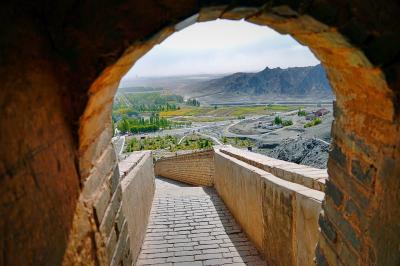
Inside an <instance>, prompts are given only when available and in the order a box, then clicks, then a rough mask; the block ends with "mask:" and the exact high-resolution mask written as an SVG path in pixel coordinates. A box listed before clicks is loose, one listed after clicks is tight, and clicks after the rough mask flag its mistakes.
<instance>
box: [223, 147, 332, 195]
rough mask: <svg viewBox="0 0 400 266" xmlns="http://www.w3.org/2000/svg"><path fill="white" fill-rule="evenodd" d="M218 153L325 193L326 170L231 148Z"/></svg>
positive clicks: (224, 148) (225, 148)
mask: <svg viewBox="0 0 400 266" xmlns="http://www.w3.org/2000/svg"><path fill="white" fill-rule="evenodd" d="M220 151H221V152H222V153H225V154H227V155H229V156H232V157H234V158H236V159H239V160H241V161H243V162H246V163H248V164H250V165H253V166H255V167H257V168H260V169H262V170H264V171H266V172H268V173H271V174H273V175H275V176H277V177H279V178H282V179H284V180H287V181H290V182H294V183H296V184H300V185H303V186H306V187H308V188H312V189H315V190H319V191H322V192H323V191H325V183H326V181H327V180H328V172H327V170H326V169H317V168H313V167H310V166H307V165H301V164H297V163H291V162H286V161H282V160H278V159H275V158H271V157H268V156H264V155H262V154H257V153H254V152H249V151H246V150H241V149H238V148H234V147H231V146H225V147H222V148H221V149H220Z"/></svg>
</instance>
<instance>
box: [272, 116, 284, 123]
mask: <svg viewBox="0 0 400 266" xmlns="http://www.w3.org/2000/svg"><path fill="white" fill-rule="evenodd" d="M274 124H275V125H281V124H282V118H280V117H279V116H275V119H274Z"/></svg>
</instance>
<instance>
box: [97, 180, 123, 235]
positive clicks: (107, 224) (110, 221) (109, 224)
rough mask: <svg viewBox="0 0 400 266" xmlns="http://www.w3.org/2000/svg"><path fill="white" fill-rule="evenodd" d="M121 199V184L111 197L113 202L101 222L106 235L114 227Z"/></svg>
mask: <svg viewBox="0 0 400 266" xmlns="http://www.w3.org/2000/svg"><path fill="white" fill-rule="evenodd" d="M121 199H122V190H121V186H118V189H117V190H116V191H115V193H114V195H113V197H112V198H111V202H110V204H109V205H108V207H107V210H106V213H105V215H104V217H103V220H102V222H101V224H100V230H101V232H102V233H103V234H105V235H106V236H108V235H109V234H110V232H111V229H112V228H113V225H114V220H115V215H116V214H117V211H118V209H119V206H120V203H121Z"/></svg>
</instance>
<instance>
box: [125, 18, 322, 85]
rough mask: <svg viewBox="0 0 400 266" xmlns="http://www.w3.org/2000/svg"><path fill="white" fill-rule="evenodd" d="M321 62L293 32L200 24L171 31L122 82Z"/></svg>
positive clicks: (231, 24)
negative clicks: (285, 33)
mask: <svg viewBox="0 0 400 266" xmlns="http://www.w3.org/2000/svg"><path fill="white" fill-rule="evenodd" d="M318 63H319V61H318V60H317V59H316V58H315V56H314V55H313V54H312V53H311V52H310V50H309V49H308V48H307V47H306V46H302V45H300V44H299V43H297V42H296V41H295V40H294V39H293V38H292V37H290V36H289V35H281V34H279V33H277V32H275V31H274V30H272V29H270V28H268V27H265V26H258V25H255V24H251V23H248V22H246V21H229V20H216V21H210V22H203V23H196V24H193V25H191V26H189V27H187V28H185V29H183V30H181V31H179V32H176V33H174V34H172V35H171V36H170V37H168V38H167V39H166V40H164V41H163V42H162V43H161V44H159V45H157V46H155V47H153V49H152V50H151V51H149V52H148V53H147V54H146V55H144V56H143V57H142V58H141V59H139V60H138V61H137V62H136V63H135V65H134V66H133V67H132V68H131V70H130V71H129V72H128V73H127V74H126V75H125V77H124V78H123V80H130V79H135V78H136V77H151V76H177V75H193V74H229V73H234V72H256V71H260V70H262V69H264V68H265V67H267V66H268V67H270V68H272V67H281V68H287V67H292V66H311V65H316V64H318Z"/></svg>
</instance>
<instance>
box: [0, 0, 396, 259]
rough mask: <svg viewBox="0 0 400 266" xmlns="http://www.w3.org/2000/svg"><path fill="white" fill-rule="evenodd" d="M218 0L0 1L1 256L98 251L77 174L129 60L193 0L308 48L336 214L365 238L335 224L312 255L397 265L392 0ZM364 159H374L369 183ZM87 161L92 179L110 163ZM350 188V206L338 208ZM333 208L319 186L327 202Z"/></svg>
mask: <svg viewBox="0 0 400 266" xmlns="http://www.w3.org/2000/svg"><path fill="white" fill-rule="evenodd" d="M228 4H229V5H228V6H227V2H226V1H223V0H216V1H196V0H188V1H167V0H157V1H156V0H149V1H119V2H114V1H108V2H102V3H101V4H99V2H98V1H85V2H84V3H81V2H79V3H78V2H70V1H52V2H51V1H39V2H34V3H33V2H32V3H28V4H26V3H22V2H21V1H7V2H4V3H2V6H1V9H0V10H1V11H0V13H1V16H0V29H1V32H2V35H1V36H2V37H1V38H0V51H1V52H0V58H1V61H0V78H1V80H2V89H1V92H0V103H1V104H0V106H1V116H0V128H1V130H0V147H1V148H2V151H3V152H2V153H1V155H0V176H1V179H0V182H1V184H0V188H1V193H0V195H1V198H0V214H1V217H2V218H3V219H1V221H0V231H1V232H2V234H1V237H0V238H1V239H0V240H1V241H0V243H1V247H0V248H1V249H2V252H1V253H0V264H2V265H9V264H16V265H22V264H24V262H26V261H29V262H32V264H38V265H46V264H47V265H59V264H60V263H62V262H64V263H65V264H74V265H79V264H84V265H90V264H95V263H100V264H105V263H107V258H106V256H105V255H104V254H105V240H104V239H102V237H101V236H100V235H99V229H98V227H97V225H96V222H95V219H94V212H93V204H94V199H95V198H97V196H98V195H97V193H98V189H99V188H100V187H102V186H103V183H102V182H100V183H99V184H98V186H93V187H89V186H88V187H87V188H86V186H87V185H89V184H90V183H87V182H86V181H88V179H91V176H92V175H91V174H92V173H94V171H93V170H94V169H95V168H96V167H97V166H98V164H97V163H98V159H99V158H100V157H102V156H103V155H104V151H105V150H107V149H108V145H109V143H110V137H111V133H110V132H111V119H110V114H111V104H112V98H113V96H114V94H115V91H116V88H117V85H118V82H119V80H120V79H121V77H122V76H123V75H124V74H125V73H126V72H127V71H128V69H129V68H130V67H131V66H132V65H133V64H134V63H135V61H136V60H137V59H138V58H140V57H141V56H142V55H144V54H145V53H146V52H147V51H149V50H150V49H151V48H152V47H153V46H154V45H155V44H157V43H159V42H160V41H162V40H164V39H165V38H166V37H168V36H169V35H170V34H172V33H173V32H174V27H175V25H176V24H178V23H179V22H181V21H183V20H185V19H186V18H189V17H192V16H193V15H195V14H196V13H199V14H200V15H199V17H198V19H199V20H202V21H205V20H208V19H217V18H219V17H221V16H224V17H226V18H232V19H240V18H245V19H247V20H249V21H251V22H254V23H257V24H260V25H267V26H270V27H272V28H273V29H275V30H277V31H279V32H281V33H284V34H290V35H291V36H293V37H294V38H295V39H296V40H298V41H299V42H301V43H302V44H304V45H307V46H308V47H310V49H311V50H312V52H313V53H314V54H315V55H316V56H317V57H318V58H319V59H320V60H321V61H322V63H323V65H324V67H325V69H326V72H327V75H328V78H329V80H330V83H331V86H332V88H333V90H334V92H335V95H336V107H335V121H334V123H333V127H332V131H333V138H332V143H333V146H334V147H337V148H338V149H340V151H341V154H340V153H336V151H335V150H333V151H332V152H331V155H330V158H329V159H328V170H329V174H330V179H331V181H332V182H333V184H335V185H336V186H337V188H338V189H339V190H340V191H342V193H343V195H344V196H343V197H344V200H343V203H342V204H341V205H340V206H338V209H337V211H338V213H339V217H338V220H346V221H347V222H348V223H349V224H350V225H351V226H352V227H353V228H355V232H356V233H357V232H358V233H359V235H357V238H358V239H359V240H360V242H361V243H362V245H361V249H360V250H354V249H351V248H348V247H349V246H350V245H351V244H350V241H351V239H350V238H349V237H350V236H348V235H346V234H345V233H344V232H341V230H339V229H338V236H340V239H339V240H338V242H337V243H330V242H329V239H326V238H324V237H323V236H322V238H321V240H320V245H319V248H318V250H317V251H318V257H319V258H326V261H328V262H330V263H334V262H341V263H343V264H360V265H373V264H376V265H399V264H400V253H399V252H398V247H399V245H400V239H399V238H398V232H399V231H400V223H399V220H400V198H399V193H398V191H399V190H400V181H399V178H398V176H399V175H400V174H399V173H400V169H399V165H400V137H399V136H400V126H399V121H400V119H399V115H400V112H399V109H400V107H399V102H400V89H399V88H400V61H399V56H398V55H399V52H400V45H399V44H400V38H399V36H400V32H399V31H400V27H399V22H398V21H399V20H398V14H399V13H400V4H399V3H398V1H394V0H385V1H373V0H366V1H353V0H351V1H347V2H346V3H345V4H343V3H341V2H338V1H334V0H321V1H303V0H295V1H257V0H255V1H251V0H248V1H234V2H229V3H228ZM21 5H23V8H21ZM149 18H151V19H149ZM181 25H182V24H181ZM353 161H355V162H360V166H361V167H360V169H358V165H357V163H356V164H353V163H352V162H353ZM361 162H362V165H361ZM115 163H116V162H115ZM342 163H343V164H342ZM352 164H353V170H352ZM366 166H367V167H369V168H370V169H374V170H372V171H373V175H372V176H371V182H370V181H369V175H368V174H367V178H365V174H366V173H368V170H367V169H366V168H365V167H366ZM361 168H362V169H363V170H361ZM375 169H376V170H375ZM359 170H361V171H359ZM97 173H100V174H101V175H102V176H100V177H99V179H100V180H103V179H106V178H107V177H108V176H109V174H110V173H101V172H100V171H99V172H97ZM92 177H93V176H92ZM92 180H94V179H92ZM343 180H346V182H342V181H343ZM364 181H366V182H364ZM92 184H94V183H92ZM82 192H90V193H88V194H86V193H84V194H85V195H84V196H82V194H83V193H82ZM350 200H351V201H352V202H353V203H354V205H353V208H352V209H353V210H354V211H353V213H354V214H353V215H351V216H350V217H347V216H346V215H345V213H346V210H345V206H347V201H350ZM330 207H334V203H333V201H332V198H331V195H330V193H327V197H326V202H325V204H324V209H327V208H330ZM356 209H357V211H356ZM333 218H334V217H331V216H330V214H326V219H327V220H329V221H331V222H332V224H333V225H334V226H335V228H337V226H338V225H339V223H340V222H338V220H336V221H335V222H334V221H333ZM31 221H35V223H32V222H31ZM361 232H362V233H361ZM54 243H57V244H54ZM349 254H350V255H349ZM319 261H320V262H321V263H322V262H323V261H324V260H319Z"/></svg>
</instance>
